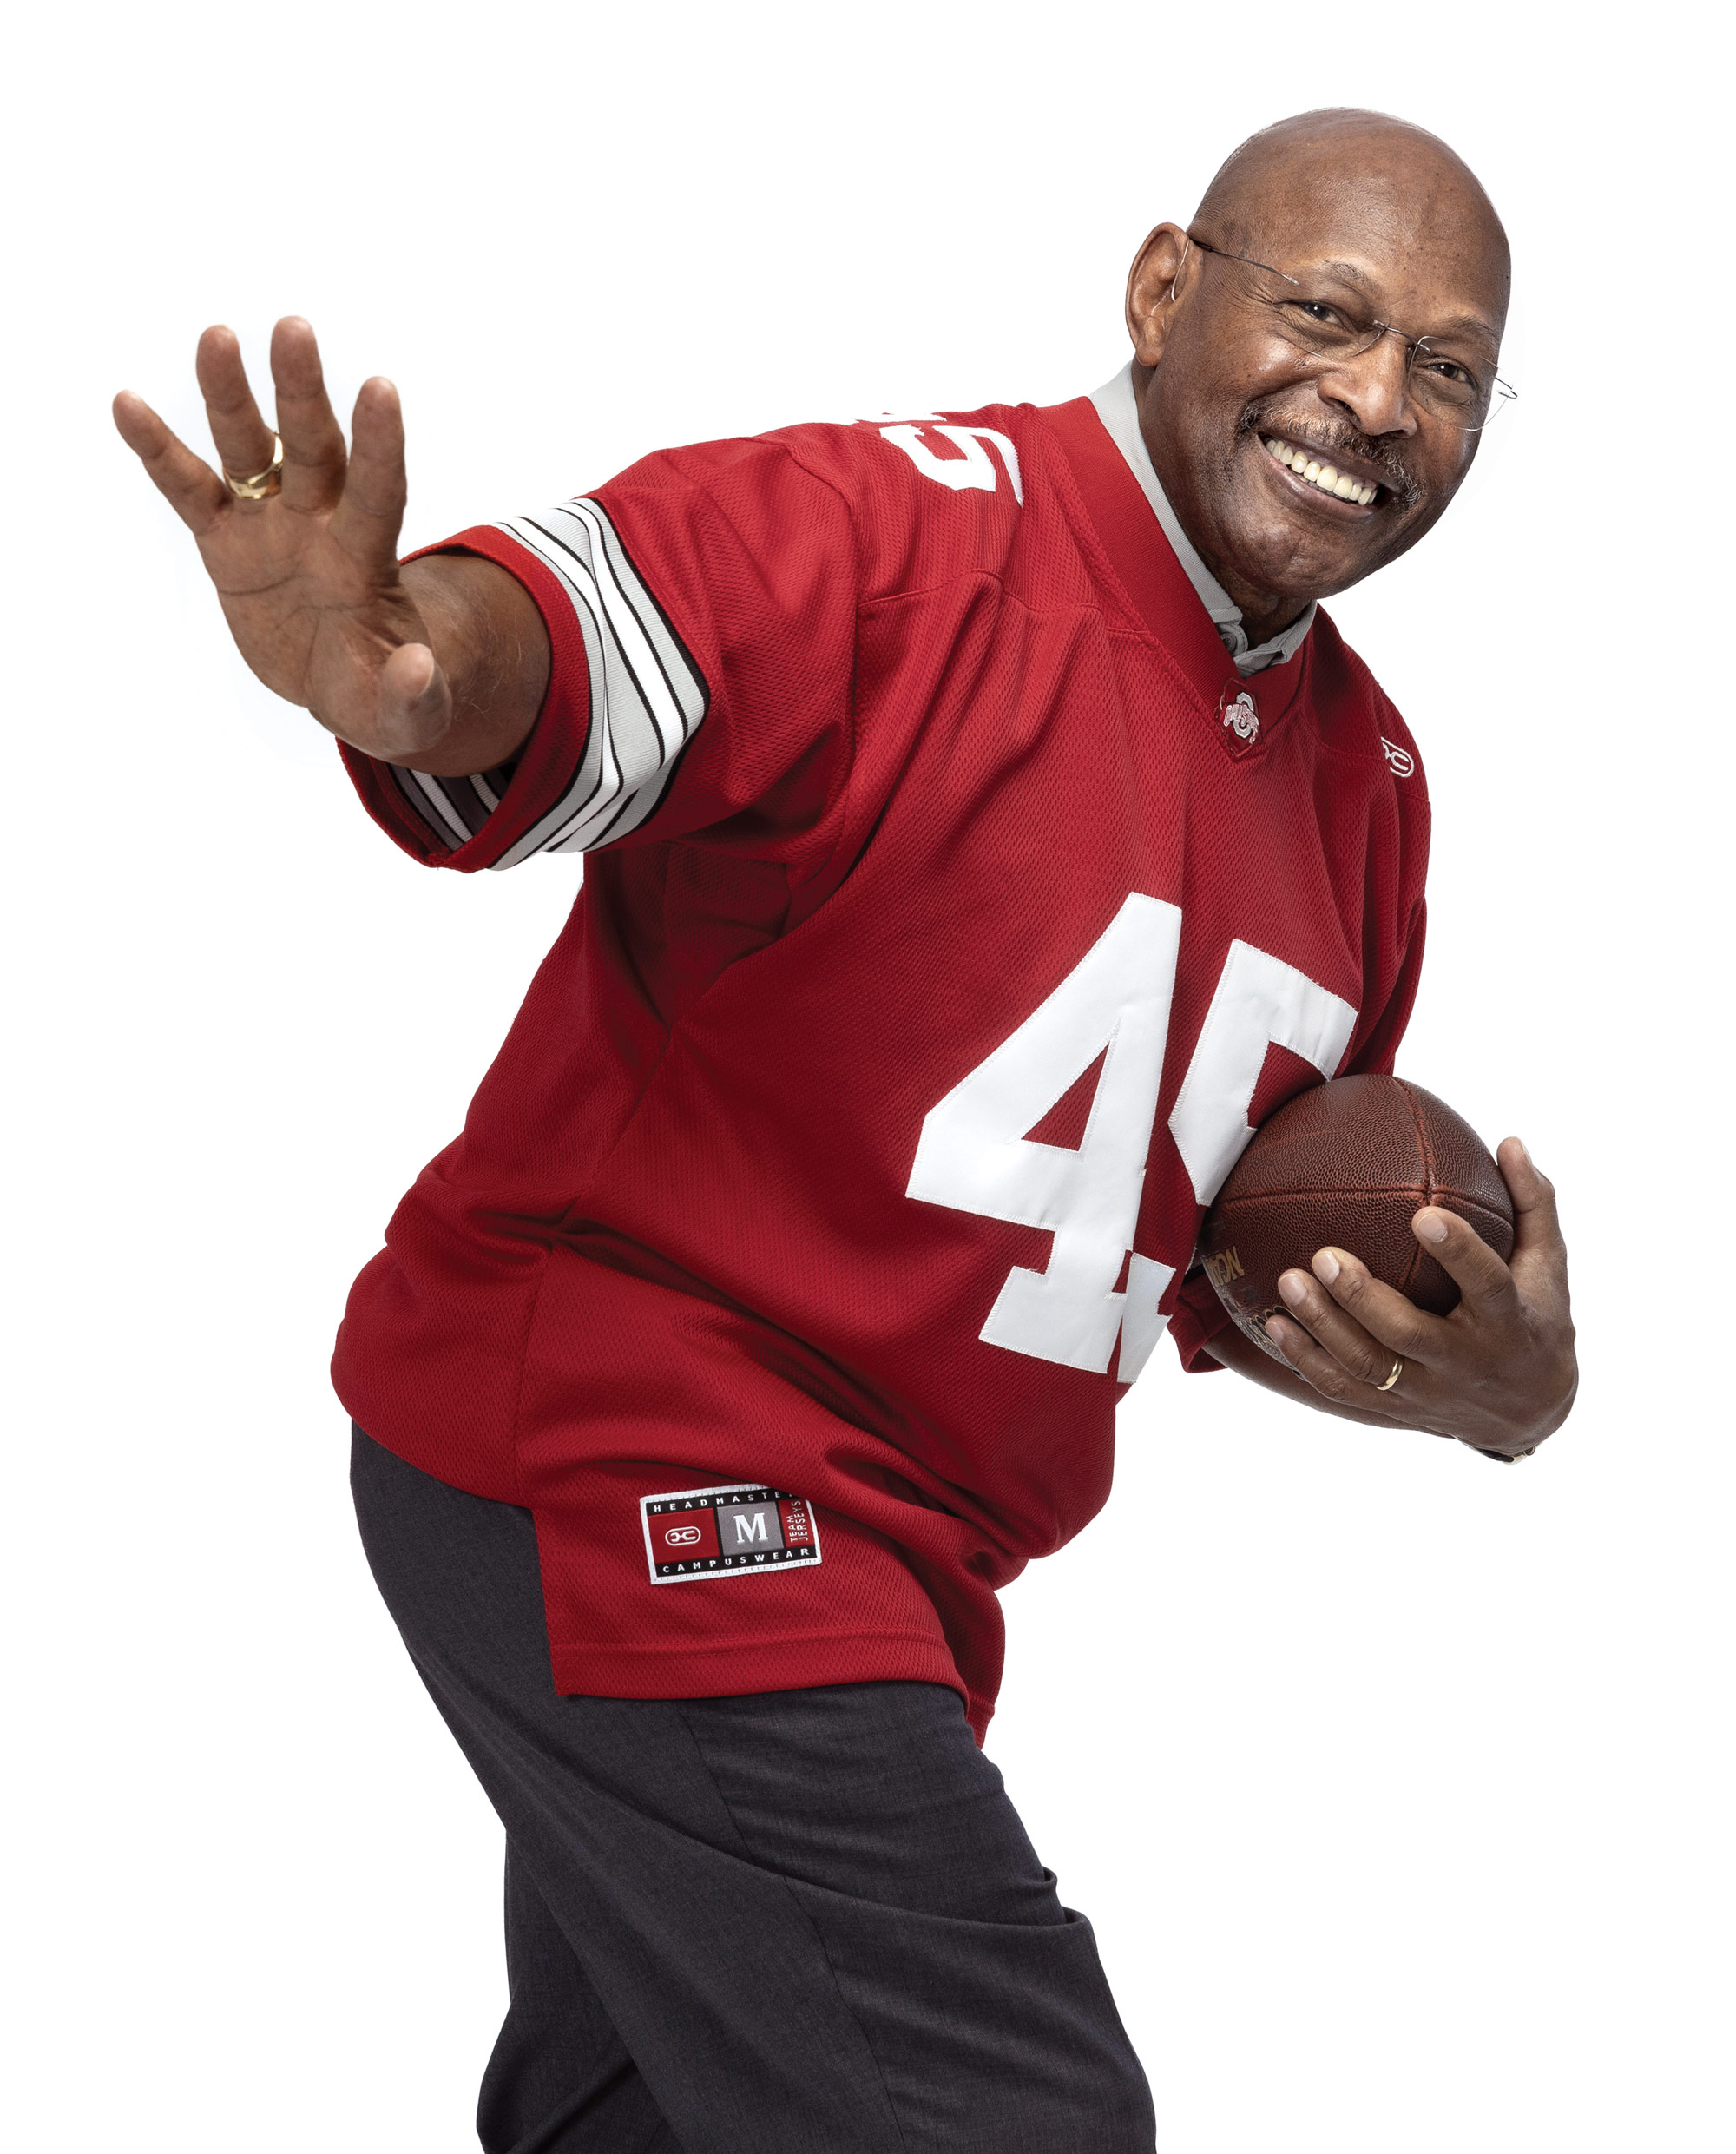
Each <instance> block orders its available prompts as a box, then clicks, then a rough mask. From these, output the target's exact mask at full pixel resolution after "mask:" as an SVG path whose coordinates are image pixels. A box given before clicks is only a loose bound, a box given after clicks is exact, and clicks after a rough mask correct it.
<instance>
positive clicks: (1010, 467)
mask: <svg viewBox="0 0 1736 2154" xmlns="http://www.w3.org/2000/svg"><path fill="white" fill-rule="evenodd" d="M1035 418H1036V415H1035V412H1034V411H1033V409H1032V407H1031V406H1030V405H1005V404H990V405H984V406H983V408H982V409H981V410H979V411H975V412H935V411H926V412H877V413H875V414H874V415H873V416H872V417H871V418H861V419H855V420H851V421H847V422H845V423H842V424H825V423H812V424H808V425H799V426H788V427H784V428H781V429H780V430H779V431H778V432H776V433H774V434H770V435H767V436H766V437H765V438H766V439H767V440H769V441H775V442H778V443H779V444H780V445H782V446H783V447H784V448H786V450H787V451H788V452H789V453H790V455H791V456H792V457H793V458H795V460H796V461H797V462H798V463H799V464H801V465H802V467H803V468H804V469H805V470H806V471H809V472H811V473H812V475H813V476H814V477H815V478H820V479H823V480H825V482H826V483H827V484H830V485H832V486H833V487H835V488H836V489H837V491H838V492H839V493H840V494H841V495H842V496H843V497H844V498H845V502H846V504H848V506H849V509H850V512H851V515H852V519H853V520H854V522H855V524H856V528H857V535H858V544H859V545H860V547H861V549H862V556H863V571H864V575H863V583H864V591H865V595H871V594H872V593H873V592H875V591H877V590H878V591H895V590H901V589H913V588H916V587H917V585H918V584H919V583H923V582H926V581H933V580H936V579H937V578H940V577H944V576H945V575H947V574H948V573H949V572H950V573H953V574H966V573H969V572H970V571H972V570H986V571H988V572H990V573H991V574H992V573H994V572H995V571H996V570H998V569H999V568H1001V567H1002V566H1003V564H1004V563H1005V561H1006V559H1007V557H1008V556H1009V553H1010V552H1011V550H1012V548H1013V547H1014V545H1015V544H1016V542H1017V537H1018V533H1019V530H1020V527H1021V525H1022V524H1023V522H1024V520H1025V518H1026V516H1027V514H1028V513H1029V509H1030V507H1031V505H1032V491H1033V483H1035V485H1036V489H1037V490H1038V491H1041V490H1042V488H1043V486H1044V484H1045V478H1046V470H1045V465H1046V443H1044V444H1039V442H1038V441H1037V440H1036V439H1035V438H1034V436H1035V435H1036V433H1037V432H1038V431H1040V430H1039V429H1038V428H1037V427H1036V425H1035Z"/></svg>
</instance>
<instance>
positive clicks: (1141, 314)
mask: <svg viewBox="0 0 1736 2154" xmlns="http://www.w3.org/2000/svg"><path fill="white" fill-rule="evenodd" d="M1199 251H1200V250H1199V249H1198V247H1190V246H1189V245H1188V242H1187V234H1186V233H1185V232H1184V231H1183V230H1182V228H1181V227H1180V225H1179V224H1161V225H1159V226H1158V227H1157V229H1156V230H1155V231H1154V233H1152V234H1150V236H1149V237H1148V238H1147V240H1146V242H1145V245H1144V246H1143V247H1141V249H1140V251H1139V253H1138V254H1135V255H1134V266H1133V267H1132V268H1131V269H1130V270H1129V271H1128V335H1129V336H1130V337H1131V338H1132V339H1133V340H1134V358H1135V359H1137V360H1138V361H1139V363H1140V365H1141V366H1156V365H1157V362H1158V361H1159V359H1161V358H1162V357H1163V346H1164V340H1165V339H1166V338H1167V336H1168V334H1169V324H1170V321H1171V319H1172V318H1173V317H1174V312H1175V306H1174V300H1172V299H1171V296H1170V294H1171V292H1172V290H1174V292H1175V293H1176V294H1177V295H1178V296H1179V295H1180V288H1181V287H1180V285H1179V284H1178V283H1177V281H1176V280H1177V278H1178V277H1179V276H1180V275H1181V273H1182V272H1183V270H1184V268H1186V269H1191V268H1192V267H1193V262H1194V260H1195V258H1196V257H1197V256H1198V254H1199Z"/></svg>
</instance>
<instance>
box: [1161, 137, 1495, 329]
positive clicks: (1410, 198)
mask: <svg viewBox="0 0 1736 2154" xmlns="http://www.w3.org/2000/svg"><path fill="white" fill-rule="evenodd" d="M1346 222H1350V223H1353V224H1354V225H1355V227H1357V228H1358V231H1362V230H1366V229H1369V228H1371V227H1375V228H1378V227H1387V228H1388V229H1389V230H1390V232H1391V236H1392V237H1394V238H1395V239H1400V238H1402V239H1403V240H1404V242H1405V243H1408V244H1413V245H1417V246H1422V247H1430V248H1432V249H1443V248H1444V249H1450V251H1451V252H1452V253H1453V254H1456V255H1460V256H1463V255H1465V254H1475V255H1476V256H1479V257H1481V259H1482V260H1483V264H1484V266H1485V269H1486V272H1487V274H1488V281H1489V289H1490V291H1491V293H1492V295H1496V296H1498V300H1499V305H1500V312H1501V314H1502V315H1503V317H1504V316H1505V313H1506V306H1507V294H1508V289H1509V283H1510V280H1511V271H1510V267H1509V254H1508V247H1507V234H1506V233H1505V232H1504V231H1503V228H1502V224H1501V220H1500V218H1499V217H1497V216H1496V214H1495V205H1494V203H1493V202H1491V201H1489V196H1488V195H1487V194H1485V193H1484V192H1483V183H1482V181H1480V180H1479V179H1478V178H1477V176H1476V173H1474V172H1473V171H1472V170H1471V168H1470V166H1469V165H1468V164H1467V163H1466V162H1465V161H1464V160H1463V157H1461V156H1460V155H1458V153H1457V150H1454V149H1451V148H1449V147H1448V145H1447V144H1446V143H1445V142H1443V141H1442V140H1441V138H1440V136H1439V135H1430V133H1429V131H1428V129H1427V128H1420V127H1415V126H1413V125H1412V124H1411V123H1410V122H1409V121H1408V120H1397V119H1394V118H1393V117H1392V116H1391V115H1390V114H1388V113H1384V112H1363V111H1359V110H1357V109H1354V108H1351V107H1338V108H1332V109H1326V110H1324V111H1320V112H1301V113H1298V114H1297V115H1296V116H1295V117H1294V118H1293V119H1289V120H1279V122H1276V124H1275V125H1273V126H1272V127H1268V128H1261V129H1260V131H1259V134H1258V135H1249V137H1248V139H1247V140H1246V142H1244V143H1243V144H1242V145H1241V147H1240V148H1239V149H1234V150H1232V151H1231V153H1230V155H1229V156H1228V157H1226V159H1225V161H1224V162H1223V164H1222V165H1221V166H1220V168H1219V169H1218V172H1217V175H1216V176H1215V177H1214V178H1213V181H1212V184H1211V185H1210V186H1209V187H1208V188H1207V189H1206V192H1205V194H1204V195H1203V196H1202V198H1201V200H1200V207H1199V208H1198V209H1197V210H1195V211H1194V213H1193V224H1194V227H1195V228H1196V229H1197V230H1199V231H1200V232H1202V233H1205V234H1209V235H1210V236H1211V238H1212V240H1213V243H1214V244H1215V245H1217V246H1219V247H1227V248H1229V249H1230V250H1231V251H1232V252H1233V253H1235V254H1248V255H1253V256H1254V257H1256V258H1259V259H1263V260H1281V259H1282V257H1283V252H1284V249H1285V248H1286V246H1288V245H1291V244H1292V243H1293V242H1294V240H1295V238H1296V235H1297V234H1299V233H1311V234H1318V233H1320V232H1322V231H1325V230H1330V229H1332V228H1333V227H1338V226H1342V225H1344V224H1345V223H1346ZM1262 249H1264V250H1266V251H1265V253H1264V254H1262ZM1499 326H1501V325H1500V323H1498V322H1497V324H1496V327H1497V328H1498V327H1499Z"/></svg>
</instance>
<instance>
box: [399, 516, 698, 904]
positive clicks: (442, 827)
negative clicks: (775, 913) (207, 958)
mask: <svg viewBox="0 0 1736 2154" xmlns="http://www.w3.org/2000/svg"><path fill="white" fill-rule="evenodd" d="M495 528H496V530H503V531H504V532H505V533H506V534H507V536H508V537H510V538H513V539H516V541H517V543H519V544H520V545H521V546H523V548H525V550H527V551H528V552H529V553H532V554H534V555H535V556H536V558H537V559H538V560H539V561H540V562H541V563H542V565H543V566H544V568H546V569H548V570H549V571H550V573H551V574H552V575H553V576H555V578H556V581H557V582H558V583H559V584H560V586H561V588H562V591H563V592H564V593H565V594H566V596H567V598H568V601H569V603H570V604H571V606H572V609H573V612H574V615H575V617H576V619H577V621H578V624H579V629H580V632H581V633H582V636H583V637H584V644H585V657H586V660H587V662H588V665H589V680H590V724H589V729H588V731H587V733H586V736H585V748H584V754H583V755H582V757H581V758H580V761H579V767H578V769H577V770H576V772H575V774H574V775H573V776H572V778H571V779H570V780H569V781H568V783H567V785H566V787H565V788H564V789H563V791H562V794H561V797H560V799H559V800H557V801H556V803H555V805H554V806H553V807H551V808H549V810H548V812H547V813H546V814H544V815H542V817H541V818H540V819H539V820H538V821H536V823H535V824H534V825H533V826H532V827H530V828H529V830H527V831H526V832H525V833H524V835H523V837H522V838H520V839H519V840H517V842H516V844H514V845H512V846H509V847H508V849H507V850H506V852H504V853H502V855H501V857H500V858H499V859H498V860H496V861H495V862H494V863H493V865H494V866H496V867H516V866H517V865H518V863H519V862H520V861H521V860H529V858H530V856H531V854H532V853H582V852H586V851H589V849H590V848H591V847H593V846H600V845H605V844H607V843H608V841H609V840H611V839H614V838H621V837H624V836H625V835H626V834H627V833H628V831H629V830H632V829H635V827H637V826H638V825H639V824H641V823H642V822H643V821H644V820H645V819H646V817H647V816H648V815H649V814H651V813H652V811H653V810H654V808H655V807H656V806H657V803H658V801H659V800H661V798H662V797H663V793H664V790H665V788H666V787H667V784H668V781H669V778H670V774H671V773H672V772H673V771H674V767H675V763H676V761H677V759H678V758H679V757H680V755H681V750H682V749H683V748H685V747H686V746H687V742H688V741H690V740H691V739H692V738H693V736H694V734H695V733H696V732H697V731H698V730H699V728H700V721H702V720H703V718H704V717H705V715H706V708H707V702H708V701H709V698H708V696H707V689H706V684H705V678H704V676H703V675H701V673H700V669H699V668H698V667H697V666H696V665H695V664H694V662H693V660H692V658H691V657H690V656H689V655H688V654H687V648H686V646H685V645H684V644H683V643H682V642H681V638H680V637H679V636H677V635H676V634H675V632H674V629H672V628H671V627H670V625H669V623H668V621H667V619H666V617H665V616H664V614H663V610H662V609H661V606H659V605H658V603H657V601H656V600H655V599H654V597H653V596H652V595H651V592H650V590H648V588H647V586H646V584H645V583H643V582H642V581H641V577H640V576H639V572H638V570H636V569H635V567H634V565H633V563H632V562H631V561H630V560H629V559H628V555H627V550H626V548H625V547H624V546H623V545H622V544H621V538H620V536H619V534H618V533H617V532H616V530H615V526H614V525H613V524H611V523H610V522H609V520H608V515H607V514H606V512H605V511H604V510H603V508H602V504H600V503H598V502H595V501H592V500H589V499H583V500H579V501H563V502H562V503H561V504H560V505H559V506H558V507H557V508H553V509H549V510H548V511H542V512H539V513H538V514H537V515H536V516H516V517H511V518H510V520H509V521H507V522H506V523H503V524H497V525H496V527H495ZM397 777H398V784H399V786H400V787H402V788H403V790H404V795H405V798H406V799H407V800H409V801H410V802H411V806H412V807H415V808H416V809H417V811H418V814H420V815H421V817H422V819H423V820H424V822H426V823H428V824H430V825H431V827H433V828H434V829H435V830H436V831H437V832H438V833H441V834H442V835H445V834H448V833H450V837H451V840H452V842H453V844H454V845H455V846H456V845H464V844H465V843H467V842H468V840H470V838H471V837H473V836H474V835H475V833H477V831H478V830H480V829H481V827H482V826H483V823H484V822H485V821H486V820H487V819H488V817H489V816H490V814H492V813H493V811H494V809H495V808H496V807H497V806H498V804H499V800H500V796H501V794H503V792H504V791H505V790H506V782H507V781H508V779H509V778H510V772H509V771H499V770H496V771H490V772H489V773H487V774H486V775H485V776H483V777H480V778H431V777H428V776H426V775H425V774H424V773H422V772H420V771H412V770H399V771H398V773H397Z"/></svg>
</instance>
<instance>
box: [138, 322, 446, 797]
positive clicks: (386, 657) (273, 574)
mask: <svg viewBox="0 0 1736 2154" xmlns="http://www.w3.org/2000/svg"><path fill="white" fill-rule="evenodd" d="M197 363H198V374H199V386H200V390H201V393H202V394H203V396H204V399H205V408H206V412H207V415H208V417H209V418H210V422H211V437H212V439H213V441H214V443H215V445H216V448H217V454H218V457H219V459H220V462H221V464H223V466H224V467H225V469H227V471H233V472H235V473H237V474H241V475H251V474H253V473H255V472H258V471H263V470H264V469H265V468H266V465H268V464H270V462H271V461H272V453H273V430H272V428H271V427H270V426H268V425H266V422H265V420H264V419H263V418H261V417H260V410H259V406H258V405H257V404H256V403H255V402H254V400H253V391H252V389H251V388H250V387H249V386H248V383H247V371H246V369H245V368H244V367H243V366H242V364H241V353H240V345H239V344H238V342H237V340H236V338H235V335H234V333H233V330H229V329H207V331H206V332H205V333H204V335H203V336H202V337H201V339H200V340H199V352H198V362H197ZM271 366H272V379H273V384H274V385H275V388H276V392H277V427H278V431H279V433H280V434H281V437H282V440H283V485H282V491H280V492H279V493H276V494H274V495H272V496H271V497H268V498H267V499H266V500H263V501H243V500H240V499H238V498H237V497H235V496H234V495H233V494H232V493H231V491H229V488H228V487H227V485H226V484H224V481H223V479H222V478H221V477H220V475H219V473H218V472H216V471H214V470H213V469H212V468H211V466H210V465H209V464H207V463H206V462H205V461H204V460H203V458H201V457H198V456H196V455H195V454H194V451H192V450H191V449H189V448H188V447H187V445H186V444H185V443H184V442H182V441H181V440H179V439H178V438H176V436H175V435H174V433H173V432H172V431H170V429H169V428H168V426H167V425H165V424H164V423H163V421H162V420H161V418H159V417H158V416H157V414H156V413H155V412H154V411H152V409H151V408H150V406H149V405H148V404H146V403H145V402H144V400H143V399H141V398H140V397H137V396H135V395H134V394H133V393H132V392H130V391H123V392H122V393H121V395H119V396H118V397H116V399H115V425H116V426H118V427H119V429H120V431H121V435H122V439H123V440H124V441H125V442H126V443H127V445H128V447H129V448H131V449H132V450H134V451H135V453H136V454H137V455H138V457H139V458H140V460H141V463H142V464H144V466H145V469H146V470H147V471H148V472H149V474H150V476H151V478H152V479H153V480H154V481H155V484H156V486H157V487H158V489H159V491H161V493H162V494H163V496H164V497H165V498H166V499H167V500H168V502H169V504H171V506H172V507H173V508H174V511H175V513H176V514H177V515H178V516H179V517H181V521H182V522H183V523H184V524H186V525H187V529H188V530H190V531H191V532H192V533H193V536H194V538H195V539H196V540H197V542H198V545H199V550H200V553H201V557H203V559H204V563H205V566H206V569H207V571H208V572H209V574H210V576H211V580H212V582H213V583H214V585H215V586H216V589H217V596H218V597H219V599H220V602H221V603H222V607H223V612H224V616H225V617H226V618H227V621H228V623H229V628H230V631H231V633H232V634H233V636H234V638H235V642H236V644H237V646H238V648H239V649H240V653H241V655H242V656H243V657H244V658H245V659H246V660H247V663H248V665H249V666H251V667H252V668H253V671H254V672H255V673H256V674H257V675H259V677H260V680H261V681H263V682H265V683H266V687H267V688H273V689H275V690H276V692H277V693H278V695H281V696H284V697H286V698H287V700H288V701H289V702H293V703H299V704H302V705H304V706H305V707H306V708H307V709H309V710H311V711H312V713H313V715H314V716H315V717H316V718H318V719H319V721H320V722H321V724H322V725H325V726H327V727H329V728H331V730H332V732H333V733H335V734H338V735H339V737H340V738H341V739H343V740H345V741H350V742H351V743H352V745H354V746H355V747H357V748H362V749H364V750H365V751H366V752H367V753H368V754H373V755H380V756H385V757H386V758H388V759H391V760H398V759H401V758H403V757H404V756H406V755H411V754H415V753H416V752H417V751H418V749H420V748H427V747H429V746H431V744H432V743H434V742H435V741H438V740H439V739H440V737H441V735H442V734H443V733H444V732H445V730H446V728H447V727H448V726H449V724H450V721H451V716H452V699H451V695H450V690H449V688H448V685H447V682H446V681H445V679H444V675H442V673H441V670H440V669H439V667H438V666H437V664H436V662H435V659H434V654H433V651H432V649H431V646H430V637H429V633H428V629H427V626H426V624H425V622H424V619H423V616H422V615H421V614H420V613H419V612H418V609H417V606H416V604H415V603H414V601H413V600H412V598H411V595H410V593H409V592H408V591H407V590H405V588H404V583H403V580H402V578H401V576H400V575H399V571H398V527H399V524H401V523H402V521H403V517H404V422H403V417H402V414H401V412H400V411H399V408H398V392H397V391H396V389H394V388H393V386H392V385H391V383H390V382H389V381H386V380H384V379H379V378H378V377H376V378H375V379H372V380H371V381H367V382H365V383H364V384H363V385H362V390H361V393H360V395H359V396H358V398H357V399H356V409H355V416H354V419H353V421H352V445H351V446H350V448H349V449H348V451H346V450H345V445H344V435H343V430H342V429H341V428H340V427H339V424H338V421H337V418H336V417H335V415H334V414H333V412H332V405H331V402H330V400H329V399H328V398H327V396H326V394H325V379H324V376H323V374H322V372H321V371H320V366H319V347H318V346H317V345H316V343H315V341H314V336H313V331H312V328H311V327H310V326H309V325H308V324H307V323H306V322H305V321H303V320H300V319H299V318H297V317H295V316H291V317H289V318H288V319H286V320H283V321H280V322H279V324H278V325H277V327H276V329H275V331H274V332H273V336H272V348H271Z"/></svg>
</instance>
